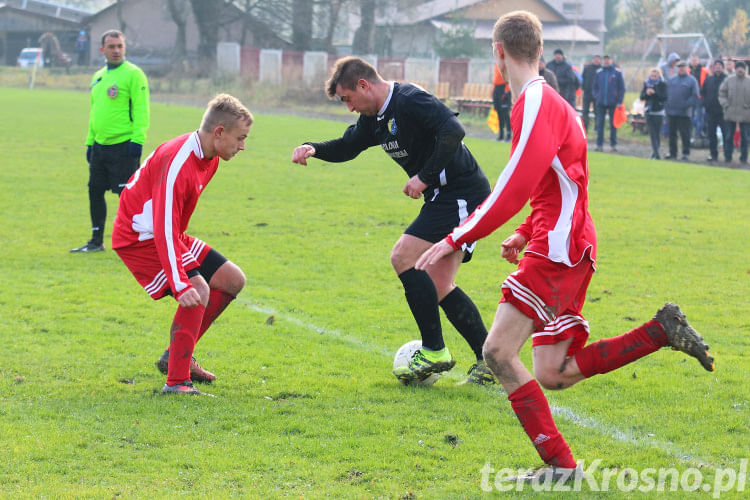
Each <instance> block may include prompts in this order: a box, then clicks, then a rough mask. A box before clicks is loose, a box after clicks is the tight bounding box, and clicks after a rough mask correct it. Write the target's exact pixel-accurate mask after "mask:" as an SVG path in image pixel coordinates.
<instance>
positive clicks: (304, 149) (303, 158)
mask: <svg viewBox="0 0 750 500" xmlns="http://www.w3.org/2000/svg"><path fill="white" fill-rule="evenodd" d="M314 155H315V148H314V147H312V146H311V145H309V144H303V145H302V146H297V147H296V148H294V151H292V162H293V163H298V164H300V165H307V159H308V158H310V157H311V156H314Z"/></svg>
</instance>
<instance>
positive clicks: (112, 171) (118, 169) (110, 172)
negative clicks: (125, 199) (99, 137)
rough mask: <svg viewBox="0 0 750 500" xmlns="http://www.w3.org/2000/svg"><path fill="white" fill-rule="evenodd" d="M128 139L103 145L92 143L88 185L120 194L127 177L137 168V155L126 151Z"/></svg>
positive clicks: (138, 160) (138, 159)
mask: <svg viewBox="0 0 750 500" xmlns="http://www.w3.org/2000/svg"><path fill="white" fill-rule="evenodd" d="M129 142H130V141H125V142H121V143H119V144H111V145H108V146H105V145H103V144H99V143H96V142H95V143H94V146H93V148H92V150H91V163H89V187H91V188H94V189H95V190H99V191H106V190H108V189H110V190H112V192H113V193H116V194H120V192H122V190H123V188H124V187H125V184H127V182H128V179H130V176H131V175H133V173H134V172H135V171H136V170H138V167H139V162H140V161H141V159H140V158H139V157H135V156H131V155H130V154H129V153H128V145H129Z"/></svg>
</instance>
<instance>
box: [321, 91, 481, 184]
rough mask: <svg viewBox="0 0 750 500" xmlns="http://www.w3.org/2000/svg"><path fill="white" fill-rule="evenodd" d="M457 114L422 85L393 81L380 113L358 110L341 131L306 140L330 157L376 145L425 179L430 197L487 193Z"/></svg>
mask: <svg viewBox="0 0 750 500" xmlns="http://www.w3.org/2000/svg"><path fill="white" fill-rule="evenodd" d="M457 115H458V113H456V112H454V111H452V110H451V109H450V108H448V106H446V105H445V104H443V103H442V102H441V101H440V100H439V99H437V98H436V97H435V96H433V95H432V94H430V93H429V92H427V91H425V90H424V89H422V88H421V87H418V86H416V85H412V84H410V83H393V84H391V92H390V94H389V96H388V100H387V104H386V105H385V110H384V111H383V113H382V114H378V115H377V116H365V115H360V117H359V120H357V123H356V124H354V125H351V126H350V127H349V128H347V129H346V132H345V133H344V136H343V137H341V138H339V139H334V140H331V141H325V142H308V143H307V144H310V145H312V146H313V147H314V148H315V158H319V159H321V160H323V161H329V162H343V161H348V160H351V159H352V158H355V157H356V156H357V155H358V154H359V153H361V152H362V151H364V150H365V149H367V148H369V147H371V146H377V145H380V147H382V148H383V150H384V151H385V152H386V153H387V154H388V155H389V156H390V157H391V158H393V159H394V160H395V161H396V163H398V164H399V165H401V167H402V168H403V169H404V171H406V173H407V174H408V175H409V177H410V178H411V177H413V176H414V175H418V176H419V178H420V180H421V181H422V182H424V183H425V184H427V186H428V187H427V189H426V190H425V193H426V194H429V196H430V197H432V196H434V195H433V193H435V195H436V194H437V193H438V192H439V191H443V192H452V191H467V190H471V191H473V190H481V191H486V193H487V194H489V182H488V181H487V178H486V177H485V175H484V173H483V172H482V170H481V169H480V168H479V165H477V162H476V160H475V159H474V157H473V156H472V154H471V152H469V149H468V148H467V147H466V146H465V145H464V143H463V140H462V139H463V137H464V135H465V131H464V129H463V126H461V123H460V122H459V121H458V119H457V118H456V116H457Z"/></svg>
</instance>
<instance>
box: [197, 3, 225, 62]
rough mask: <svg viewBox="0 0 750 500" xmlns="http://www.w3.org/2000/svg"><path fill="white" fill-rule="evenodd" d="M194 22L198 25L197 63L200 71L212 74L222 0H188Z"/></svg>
mask: <svg viewBox="0 0 750 500" xmlns="http://www.w3.org/2000/svg"><path fill="white" fill-rule="evenodd" d="M190 4H191V5H192V7H193V15H194V16H195V23H196V24H197V25H198V34H199V35H200V41H199V42H198V65H199V69H200V71H201V73H207V74H212V73H213V70H214V68H215V67H216V44H217V43H218V42H219V24H220V23H221V13H222V11H223V10H224V6H225V2H224V1H223V0H190Z"/></svg>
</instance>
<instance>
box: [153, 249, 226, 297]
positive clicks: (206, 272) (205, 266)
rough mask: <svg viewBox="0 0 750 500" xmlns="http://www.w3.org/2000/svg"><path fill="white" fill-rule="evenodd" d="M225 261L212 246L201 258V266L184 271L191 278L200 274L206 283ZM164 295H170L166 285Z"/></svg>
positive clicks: (170, 291)
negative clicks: (203, 257)
mask: <svg viewBox="0 0 750 500" xmlns="http://www.w3.org/2000/svg"><path fill="white" fill-rule="evenodd" d="M226 261H227V258H226V257H224V256H223V255H221V254H220V253H219V252H217V251H216V250H214V249H213V248H212V249H211V250H209V251H208V254H207V255H206V258H205V259H203V262H201V266H200V267H198V268H196V269H190V270H188V271H185V274H187V277H188V278H192V277H193V276H198V275H201V276H203V279H204V280H206V283H210V282H211V278H212V277H213V275H214V273H216V271H218V270H219V268H220V267H221V266H223V265H224V263H225V262H226ZM164 295H172V296H174V294H173V293H172V290H171V289H170V288H169V287H167V289H166V290H165V292H164Z"/></svg>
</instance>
